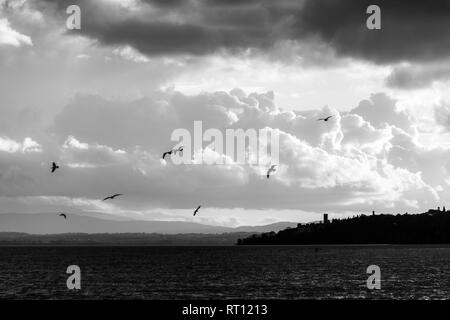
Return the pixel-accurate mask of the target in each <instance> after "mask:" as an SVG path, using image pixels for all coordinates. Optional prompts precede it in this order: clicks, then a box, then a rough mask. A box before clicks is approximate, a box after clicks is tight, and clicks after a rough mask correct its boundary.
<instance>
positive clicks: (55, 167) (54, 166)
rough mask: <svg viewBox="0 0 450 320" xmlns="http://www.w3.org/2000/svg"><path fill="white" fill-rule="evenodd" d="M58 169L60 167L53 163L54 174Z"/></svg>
mask: <svg viewBox="0 0 450 320" xmlns="http://www.w3.org/2000/svg"><path fill="white" fill-rule="evenodd" d="M56 169H59V166H58V165H57V164H56V163H54V162H52V173H53V172H55V171H56Z"/></svg>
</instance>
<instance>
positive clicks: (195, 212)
mask: <svg viewBox="0 0 450 320" xmlns="http://www.w3.org/2000/svg"><path fill="white" fill-rule="evenodd" d="M200 207H201V206H198V207H197V209H195V211H194V217H195V215H196V214H197V212H198V210H199V209H200Z"/></svg>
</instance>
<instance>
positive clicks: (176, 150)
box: [172, 146, 183, 154]
mask: <svg viewBox="0 0 450 320" xmlns="http://www.w3.org/2000/svg"><path fill="white" fill-rule="evenodd" d="M172 151H173V154H177V152H183V146H180V147H179V148H178V149H175V150H172Z"/></svg>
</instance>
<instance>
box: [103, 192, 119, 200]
mask: <svg viewBox="0 0 450 320" xmlns="http://www.w3.org/2000/svg"><path fill="white" fill-rule="evenodd" d="M119 196H123V194H122V193H116V194H114V195H112V196H109V197H106V198H105V199H103V200H102V201H106V200H109V199H111V200H114V198H115V197H119Z"/></svg>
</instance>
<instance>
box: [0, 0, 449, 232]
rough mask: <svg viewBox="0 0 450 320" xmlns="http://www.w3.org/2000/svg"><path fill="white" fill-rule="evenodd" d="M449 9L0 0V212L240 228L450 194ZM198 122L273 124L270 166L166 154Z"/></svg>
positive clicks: (419, 208)
mask: <svg viewBox="0 0 450 320" xmlns="http://www.w3.org/2000/svg"><path fill="white" fill-rule="evenodd" d="M71 4H78V5H79V6H80V8H81V30H68V29H67V28H66V19H67V17H68V15H67V14H66V8H67V7H68V6H69V5H71ZM370 4H377V5H379V6H380V8H381V26H382V28H381V30H368V29H367V28H366V19H367V17H368V15H367V14H366V8H367V6H368V5H370ZM449 16H450V1H439V0H437V1H432V2H426V1H376V2H374V1H370V2H369V1H363V0H350V1H331V0H330V1H323V0H305V1H286V0H281V1H270V0H267V1H259V0H241V1H238V0H186V1H184V0H170V1H168V0H120V1H119V0H96V1H87V0H80V1H75V0H63V1H61V0H60V1H57V0H54V1H50V0H34V1H26V0H11V1H8V0H0V213H10V212H12V213H25V212H26V213H33V212H58V211H62V212H74V213H75V212H84V213H89V212H102V213H108V214H113V215H121V216H126V217H131V218H139V219H157V220H185V221H197V222H201V223H209V224H218V225H226V226H237V225H248V224H266V223H272V222H276V221H286V220H289V221H302V222H304V221H313V220H318V219H321V215H322V213H324V212H328V213H330V216H331V217H342V216H347V215H353V214H358V213H370V212H371V211H372V210H375V211H377V212H392V213H397V212H400V213H404V212H410V213H413V212H423V211H425V210H428V208H431V207H433V208H434V207H437V206H443V205H446V204H447V207H448V208H450V175H449V173H450V139H449V138H450V104H449V101H450V94H449V90H448V85H449V82H450V58H448V57H450V37H449V34H450V23H449V21H448V17H449ZM330 114H333V115H334V117H333V118H332V119H330V121H328V122H327V123H325V122H318V121H317V118H318V117H322V116H326V115H330ZM195 120H201V121H203V126H204V128H218V129H225V128H243V129H248V128H255V129H260V128H264V127H270V128H272V129H274V130H275V129H278V130H280V168H279V170H278V172H277V173H276V174H274V175H273V176H272V177H271V178H270V179H269V180H267V179H266V178H265V177H264V176H263V175H262V174H261V170H262V169H261V168H257V167H252V166H248V165H233V164H232V165H222V166H217V165H174V164H172V163H171V162H170V161H167V162H165V161H161V160H160V158H161V154H162V153H163V152H164V151H167V150H168V149H170V148H171V147H172V146H173V145H174V142H172V141H171V140H170V135H171V133H172V132H173V130H175V129H177V128H186V129H188V130H191V129H192V128H193V121H195ZM51 161H57V162H58V163H60V164H61V170H59V171H57V172H56V173H55V174H53V175H52V174H51V173H50V171H49V166H50V164H51ZM263 170H265V168H263ZM112 193H124V194H125V196H124V197H122V198H118V199H116V200H114V201H111V202H102V201H99V200H98V199H102V198H103V197H105V196H106V195H109V194H112ZM199 204H202V205H203V208H202V210H201V214H199V215H197V216H196V217H192V211H193V209H195V208H196V207H197V206H198V205H199Z"/></svg>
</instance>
